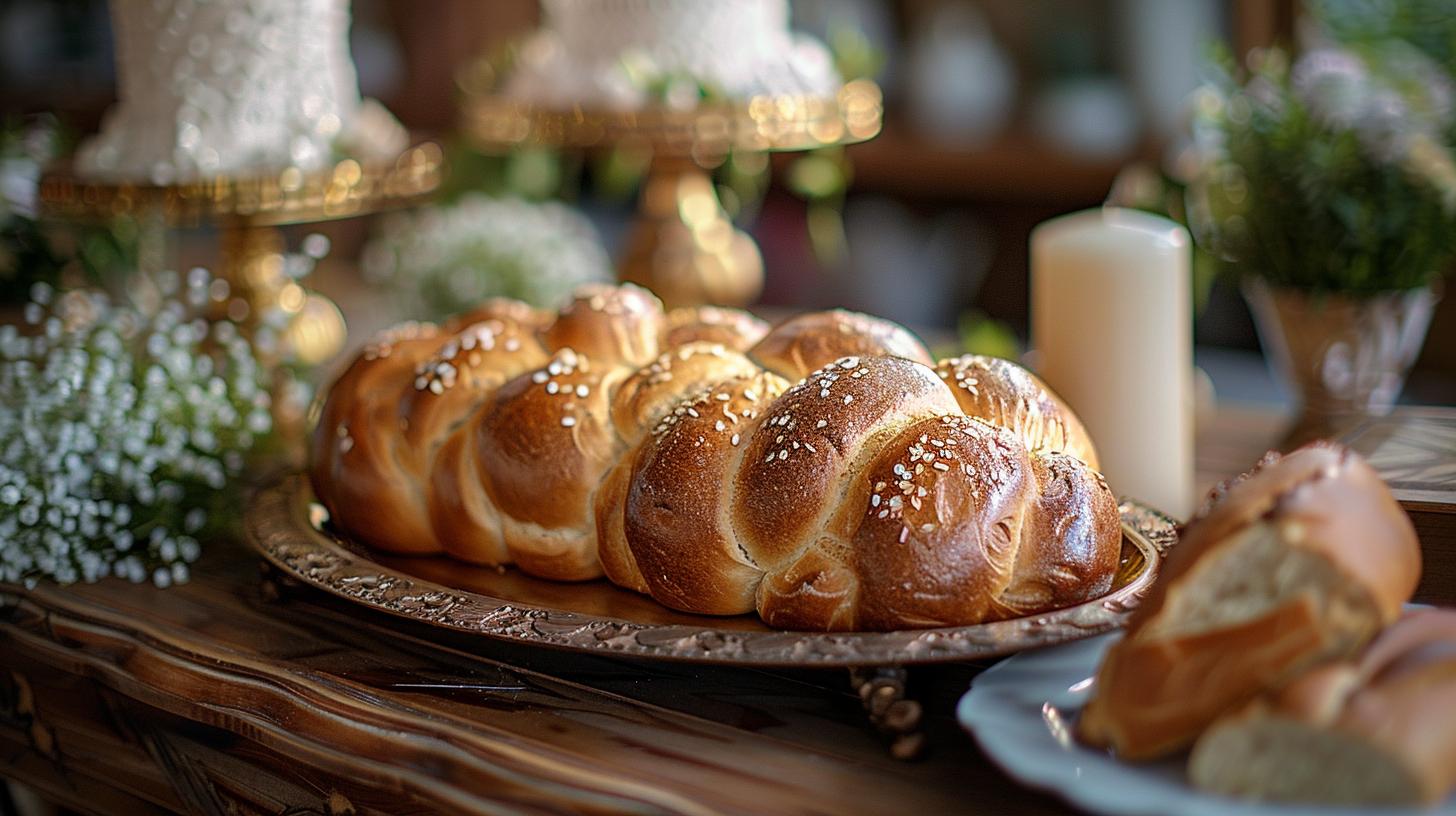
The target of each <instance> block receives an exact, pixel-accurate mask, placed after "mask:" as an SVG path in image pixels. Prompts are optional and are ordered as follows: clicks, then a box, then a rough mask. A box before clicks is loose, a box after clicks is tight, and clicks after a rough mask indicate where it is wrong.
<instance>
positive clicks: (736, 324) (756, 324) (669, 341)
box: [661, 306, 769, 351]
mask: <svg viewBox="0 0 1456 816" xmlns="http://www.w3.org/2000/svg"><path fill="white" fill-rule="evenodd" d="M768 329H769V326H768V322H767V321H765V320H762V319H760V318H758V317H755V316H754V315H751V314H749V313H748V312H745V311H743V310H742V309H729V308H725V307H722V306H680V307H678V308H676V309H673V310H671V311H669V312H668V313H667V320H666V321H665V324H664V326H663V331H662V341H661V342H662V347H663V348H665V349H670V348H676V347H678V346H682V345H686V344H688V343H718V344H720V345H723V346H727V347H728V348H730V349H733V350H734V351H747V350H748V349H750V348H752V347H753V345H754V344H755V343H757V342H758V341H759V340H762V339H763V336H764V335H765V334H768Z"/></svg>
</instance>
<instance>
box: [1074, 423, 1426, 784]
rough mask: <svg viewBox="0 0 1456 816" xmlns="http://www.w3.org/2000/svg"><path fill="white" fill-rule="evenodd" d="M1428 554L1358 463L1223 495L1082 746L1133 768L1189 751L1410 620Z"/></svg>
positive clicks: (1287, 474) (1319, 450)
mask: <svg viewBox="0 0 1456 816" xmlns="http://www.w3.org/2000/svg"><path fill="white" fill-rule="evenodd" d="M1419 573H1420V549H1419V546H1418V544H1417V542H1416V537H1415V532H1414V530H1413V529H1412V527H1411V523H1410V520H1409V518H1407V517H1406V515H1405V513H1404V512H1403V511H1402V510H1401V509H1400V507H1399V505H1398V504H1396V501H1395V499H1394V498H1393V497H1392V496H1391V495H1390V491H1389V490H1388V489H1386V487H1385V485H1384V483H1382V482H1381V481H1380V478H1379V477H1378V476H1377V475H1376V474H1375V472H1374V470H1372V469H1371V468H1370V466H1369V465H1367V464H1366V463H1365V462H1364V461H1363V460H1361V459H1360V458H1359V457H1358V456H1356V455H1355V454H1353V453H1351V452H1349V451H1347V450H1345V449H1343V448H1340V447H1337V446H1333V445H1329V444H1316V445H1313V446H1309V447H1305V448H1301V449H1299V450H1298V451H1295V452H1293V453H1291V454H1289V455H1288V456H1285V457H1283V458H1278V457H1269V458H1266V460H1265V461H1264V462H1263V463H1261V465H1260V466H1259V467H1258V468H1256V469H1255V470H1254V471H1253V472H1251V473H1249V474H1247V475H1245V476H1244V477H1242V478H1241V479H1239V480H1237V481H1235V482H1233V483H1231V484H1230V485H1229V486H1228V487H1226V488H1224V489H1222V490H1219V491H1216V492H1215V495H1214V498H1213V500H1212V501H1211V502H1210V504H1209V505H1207V506H1206V507H1205V508H1204V509H1203V510H1201V511H1200V513H1199V514H1198V516H1197V517H1196V518H1195V519H1194V520H1193V521H1192V522H1190V523H1189V525H1188V527H1187V529H1186V531H1185V532H1184V534H1183V536H1182V540H1181V542H1180V543H1179V545H1178V547H1177V549H1175V550H1174V551H1173V554H1172V555H1171V556H1170V557H1169V559H1168V561H1167V563H1166V564H1165V566H1164V568H1163V572H1162V574H1161V575H1160V576H1159V579H1158V581H1157V582H1156V583H1155V584H1154V586H1153V588H1152V589H1151V591H1150V592H1149V594H1148V597H1147V598H1146V599H1145V600H1144V601H1143V603H1142V604H1141V605H1140V606H1139V608H1138V610H1137V611H1136V612H1135V613H1134V614H1133V617H1132V619H1131V620H1130V621H1129V624H1128V627H1127V633H1126V636H1125V637H1124V638H1123V639H1122V640H1121V641H1119V642H1118V643H1117V644H1115V645H1114V646H1113V648H1112V649H1111V650H1110V651H1109V652H1108V655H1107V658H1106V660H1105V661H1104V663H1103V664H1102V666H1101V668H1100V669H1099V671H1098V674H1097V683H1096V687H1095V691H1094V695H1093V697H1092V699H1091V700H1090V702H1089V704H1088V706H1087V707H1086V709H1084V711H1083V712H1082V717H1081V719H1080V721H1079V726H1078V727H1079V733H1080V736H1081V737H1082V738H1083V739H1085V740H1087V741H1089V742H1091V743H1093V744H1096V745H1103V746H1109V747H1112V748H1114V749H1115V750H1116V751H1117V753H1118V754H1119V755H1121V756H1123V757H1124V758H1127V759H1147V758H1152V757H1156V756H1159V755H1162V754H1166V753H1169V752H1171V751H1174V750H1177V749H1179V748H1182V747H1185V746H1187V745H1188V744H1189V743H1191V742H1192V741H1193V740H1194V738H1196V737H1197V736H1198V734H1199V733H1200V732H1201V731H1202V730H1203V729H1204V728H1205V727H1207V726H1208V724H1209V723H1211V722H1212V721H1213V720H1214V719H1215V718H1217V717H1219V716H1220V715H1222V714H1224V713H1225V712H1227V711H1229V710H1230V709H1232V708H1236V707H1238V706H1241V705H1243V704H1245V703H1247V702H1248V701H1250V700H1251V699H1253V698H1254V697H1255V696H1256V695H1258V694H1260V693H1261V692H1264V691H1266V690H1269V689H1274V688H1278V687H1279V686H1281V685H1282V684H1283V683H1285V682H1287V681H1288V680H1289V679H1290V678H1291V677H1293V676H1294V675H1295V674H1296V673H1298V672H1299V671H1301V670H1303V669H1305V668H1307V667H1309V666H1310V665H1312V664H1314V663H1316V662H1319V661H1322V660H1328V659H1332V658H1338V657H1342V656H1345V655H1349V654H1351V653H1353V652H1354V651H1355V650H1357V649H1359V648H1360V647H1361V646H1362V645H1364V644H1365V643H1366V642H1367V641H1368V640H1369V639H1370V638H1371V637H1373V636H1374V635H1375V633H1377V632H1379V631H1380V630H1381V629H1382V628H1383V627H1384V626H1385V625H1386V624H1388V623H1390V622H1391V621H1393V620H1395V618H1396V617H1397V615H1399V614H1400V609H1401V604H1402V603H1403V602H1405V601H1406V600H1408V599H1409V598H1410V596H1411V593H1412V592H1413V591H1414V590H1415V585H1416V581H1417V578H1418V577H1419Z"/></svg>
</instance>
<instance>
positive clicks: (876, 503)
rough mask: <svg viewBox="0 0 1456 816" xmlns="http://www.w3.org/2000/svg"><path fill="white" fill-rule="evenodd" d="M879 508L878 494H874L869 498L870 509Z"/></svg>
mask: <svg viewBox="0 0 1456 816" xmlns="http://www.w3.org/2000/svg"><path fill="white" fill-rule="evenodd" d="M879 506H880V494H878V493H876V494H874V495H873V496H870V507H879Z"/></svg>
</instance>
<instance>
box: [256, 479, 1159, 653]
mask: <svg viewBox="0 0 1456 816" xmlns="http://www.w3.org/2000/svg"><path fill="white" fill-rule="evenodd" d="M1120 509H1121V512H1122V528H1123V547H1122V563H1121V565H1120V567H1119V569H1118V573H1117V576H1116V578H1115V579H1114V581H1113V588H1112V590H1111V591H1110V592H1109V593H1108V594H1107V595H1105V596H1104V597H1102V598H1099V599H1097V600H1095V601H1090V602H1088V603H1084V604H1081V605H1079V606H1073V607H1069V608H1066V609H1060V610H1057V611H1055V612H1049V613H1046V614H1044V615H1038V616H1034V617H1026V618H1016V619H1012V620H1005V621H996V622H993V623H983V624H979V625H975V626H958V627H947V628H941V629H919V630H907V631H898V632H830V633H822V632H784V631H779V630H774V629H770V628H769V627H767V626H765V625H764V624H763V623H762V622H761V621H760V620H758V619H757V618H755V617H752V616H739V617H729V618H716V617H708V616H702V615H691V614H687V613H682V612H676V611H673V610H671V609H668V608H666V607H663V606H660V605H658V604H657V603H655V602H654V601H652V600H651V599H649V598H646V597H644V596H641V595H637V594H636V593H633V592H629V591H627V590H624V589H619V588H617V587H615V586H612V585H611V584H609V583H607V582H606V581H592V582H588V583H583V584H566V583H557V582H553V581H545V580H541V579H536V578H531V577H529V576H526V575H523V574H522V573H520V572H519V571H518V570H514V569H503V570H502V569H492V568H488V567H472V566H469V565H466V564H462V563H460V562H458V561H452V560H449V559H446V558H434V557H423V558H422V557H398V556H387V555H383V554H379V553H373V552H370V551H367V550H365V549H364V548H363V547H361V546H358V545H355V544H352V543H350V542H349V541H347V540H345V539H343V538H340V537H339V536H337V535H336V534H334V533H333V532H332V531H331V530H330V528H329V526H328V523H327V516H328V514H327V512H326V511H325V510H324V508H323V507H322V506H321V505H319V504H318V503H317V502H315V501H314V496H313V491H312V490H311V489H310V488H309V485H308V480H307V479H305V478H304V477H302V476H298V475H294V476H288V477H286V478H284V479H282V480H281V481H279V482H277V483H275V484H273V485H271V486H268V487H266V488H264V489H262V490H261V491H259V492H258V494H257V495H256V496H254V498H253V500H252V502H251V503H250V506H249V508H248V511H247V513H246V516H245V527H246V532H247V536H248V539H249V541H250V543H251V544H252V546H254V547H255V548H257V550H258V552H259V553H261V554H262V556H263V558H265V559H266V560H267V561H268V562H269V563H271V564H272V565H273V566H274V567H275V568H277V569H278V570H280V571H281V572H282V574H283V575H285V576H287V577H290V578H293V579H295V580H297V581H299V582H301V583H303V584H305V585H307V586H311V587H316V588H318V589H322V590H324V591H326V592H330V593H332V594H334V595H337V596H339V597H342V598H345V599H348V600H350V601H353V602H355V603H358V604H360V605H362V606H365V607H369V608H372V609H376V610H379V611H382V612H388V613H390V614H393V615H398V616H401V617H405V618H409V619H411V620H415V621H420V622H424V623H428V624H431V625H434V626H440V627H444V628H447V629H453V630H457V631H462V632H473V633H477V634H480V635H484V636H486V637H491V638H500V639H505V640H512V641H517V642H520V643H526V644H533V645H539V646H547V647H554V648H560V649H569V650H577V651H586V652H595V653H612V654H619V655H623V656H629V657H635V658H649V659H654V660H657V659H660V660H681V661H690V662H697V663H717V664H725V665H739V666H798V667H805V666H813V667H833V666H841V667H853V666H905V665H911V664H921V663H939V662H949V661H957V660H969V659H975V658H985V657H995V656H999V655H1005V654H1010V653H1012V652H1018V651H1022V650H1026V649H1032V648H1036V647H1039V646H1047V645H1051V644H1054V643H1063V642H1066V641H1071V640H1077V639H1079V638H1084V637H1089V636H1091V635H1096V634H1100V633H1102V632H1106V631H1108V630H1110V629H1113V628H1116V627H1117V626H1119V625H1121V624H1122V622H1123V620H1124V618H1125V617H1126V616H1127V615H1128V613H1129V612H1131V611H1132V609H1133V608H1134V607H1135V606H1136V605H1137V602H1138V600H1139V599H1140V598H1141V597H1142V595H1143V593H1144V592H1146V591H1147V588H1148V587H1149V586H1150V585H1151V584H1152V581H1153V579H1154V577H1155V576H1156V574H1157V571H1158V567H1159V565H1160V564H1161V562H1162V559H1163V556H1164V554H1165V553H1166V552H1167V550H1168V548H1169V547H1171V546H1172V545H1173V544H1174V543H1176V541H1177V530H1176V526H1175V522H1174V521H1173V520H1172V519H1170V518H1168V517H1167V516H1165V515H1163V514H1162V513H1159V512H1157V511H1156V510H1153V509H1152V508H1149V507H1147V506H1145V505H1142V504H1139V503H1137V502H1132V501H1128V502H1124V503H1123V504H1122V506H1121V508H1120Z"/></svg>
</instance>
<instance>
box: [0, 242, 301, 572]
mask: <svg viewBox="0 0 1456 816" xmlns="http://www.w3.org/2000/svg"><path fill="white" fill-rule="evenodd" d="M210 283H211V279H210V276H209V275H208V274H207V272H206V271H205V270H201V269H198V270H193V272H192V273H190V274H189V275H187V276H186V279H185V280H183V279H181V277H180V276H178V275H176V274H174V273H167V274H164V275H162V276H160V279H158V280H155V281H151V280H148V281H146V282H144V283H142V284H139V285H137V286H136V287H134V289H133V293H134V295H135V298H134V303H131V304H126V305H122V304H118V303H114V302H112V301H111V300H110V299H108V298H107V297H106V296H104V295H100V294H97V293H94V292H84V291H73V292H69V293H66V294H64V295H61V294H58V293H56V292H54V291H52V290H51V289H50V288H49V287H48V286H45V285H43V284H37V285H36V286H35V287H34V288H33V289H32V302H31V303H30V304H28V306H27V308H26V311H25V321H26V323H27V324H28V325H27V326H25V327H23V328H21V327H17V326H13V325H6V326H0V580H5V581H23V582H25V583H26V584H28V585H30V584H34V583H35V582H36V581H37V580H39V579H40V578H42V577H50V578H53V579H55V580H56V581H59V582H61V583H70V582H74V581H78V580H80V581H88V582H89V581H95V580H97V579H99V578H102V577H104V576H107V575H117V576H122V577H125V578H128V579H130V580H132V581H144V580H147V579H148V578H150V579H151V581H152V582H153V583H155V584H156V585H157V586H163V587H164V586H168V585H171V584H173V583H180V582H183V581H186V580H187V578H188V567H187V565H188V564H189V563H191V562H193V561H194V560H196V558H197V556H198V554H199V548H200V545H199V542H198V540H197V537H196V536H197V534H198V532H199V531H200V530H202V529H203V528H204V527H205V526H207V525H208V523H209V519H210V514H211V513H212V512H213V511H214V510H216V509H218V508H219V507H222V506H225V504H224V503H225V501H226V495H227V494H226V493H225V488H226V487H227V484H228V480H229V478H230V477H232V476H235V475H237V474H238V473H239V472H240V470H241V469H242V467H243V464H244V454H245V453H246V452H247V451H248V449H249V448H250V447H251V446H252V445H253V443H254V441H255V440H256V439H258V437H260V436H262V435H263V434H266V433H268V432H269V430H270V429H271V425H272V418H271V415H270V397H269V394H268V391H267V390H266V388H265V378H264V374H263V372H262V371H261V370H260V368H259V366H258V364H257V361H256V359H255V356H254V351H253V349H252V346H251V345H250V344H249V343H248V341H247V340H246V339H245V338H243V337H242V336H241V335H240V334H239V333H238V331H237V328H236V326H235V325H234V324H232V323H229V322H226V321H223V322H215V323H214V322H209V321H207V320H205V319H203V318H202V317H201V315H202V309H203V306H204V305H205V304H206V303H207V299H208V288H209V284H210Z"/></svg>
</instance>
